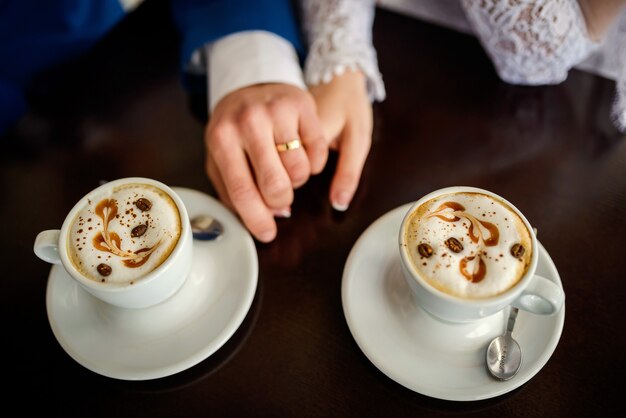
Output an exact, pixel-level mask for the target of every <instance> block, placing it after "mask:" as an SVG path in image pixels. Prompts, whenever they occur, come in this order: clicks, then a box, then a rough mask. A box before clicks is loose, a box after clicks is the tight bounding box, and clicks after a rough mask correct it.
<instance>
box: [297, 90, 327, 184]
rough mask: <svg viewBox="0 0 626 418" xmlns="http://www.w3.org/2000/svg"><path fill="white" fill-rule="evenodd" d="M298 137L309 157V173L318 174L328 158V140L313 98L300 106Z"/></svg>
mask: <svg viewBox="0 0 626 418" xmlns="http://www.w3.org/2000/svg"><path fill="white" fill-rule="evenodd" d="M299 124H300V139H301V140H302V144H303V145H304V148H305V150H306V153H307V155H308V157H309V163H310V165H311V174H319V173H320V172H321V171H322V170H323V169H324V166H325V165H326V161H327V160H328V142H329V141H330V138H329V139H328V141H327V139H326V138H325V137H324V133H323V131H322V123H321V121H320V119H319V117H318V115H317V109H316V108H315V103H314V102H313V100H311V101H310V102H308V101H307V103H304V104H303V105H301V107H300V120H299Z"/></svg>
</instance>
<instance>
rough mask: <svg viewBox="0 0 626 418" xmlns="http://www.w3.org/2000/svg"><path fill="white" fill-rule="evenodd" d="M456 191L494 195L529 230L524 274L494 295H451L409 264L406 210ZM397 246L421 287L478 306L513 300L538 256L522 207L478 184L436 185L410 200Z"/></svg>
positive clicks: (444, 297) (407, 214)
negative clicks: (529, 251)
mask: <svg viewBox="0 0 626 418" xmlns="http://www.w3.org/2000/svg"><path fill="white" fill-rule="evenodd" d="M458 192H470V193H482V194H486V195H488V196H491V197H494V198H496V199H498V200H500V201H502V202H504V203H505V204H507V205H508V206H509V207H510V208H511V209H512V210H514V211H515V213H516V214H517V215H518V216H519V217H520V219H522V221H523V222H524V225H525V226H526V228H527V229H528V231H529V233H530V237H531V242H532V246H533V251H532V254H531V258H530V263H529V265H528V268H527V269H526V272H525V273H524V276H522V278H521V279H520V280H519V281H518V282H517V283H515V285H513V286H512V287H511V288H509V289H507V290H506V291H504V292H502V293H499V294H497V295H494V296H488V297H484V298H471V299H470V298H467V299H466V298H461V297H459V296H455V295H451V294H449V293H446V292H443V291H441V290H439V289H437V288H436V287H434V286H432V285H431V284H430V283H428V282H427V281H426V280H424V279H423V278H422V277H421V276H420V275H419V274H417V272H416V271H415V269H414V268H413V267H412V264H411V260H410V259H409V255H408V253H407V248H408V247H407V246H406V245H405V244H406V242H405V234H404V229H405V226H406V223H407V222H408V220H409V218H410V214H411V213H413V211H414V210H415V209H416V208H418V207H419V206H420V205H421V204H423V203H424V202H426V201H428V200H430V199H432V198H434V197H437V196H441V195H445V194H450V193H458ZM398 239H399V247H400V257H401V258H402V263H403V264H404V265H405V266H406V270H407V271H408V272H409V273H410V275H411V278H412V279H413V280H415V281H416V282H418V284H419V285H420V286H421V287H422V288H423V289H425V290H426V291H428V292H430V293H432V294H433V295H435V296H437V297H438V298H441V299H444V300H446V301H449V302H453V303H455V304H459V305H464V306H475V307H480V306H483V305H485V304H492V303H496V302H499V301H506V300H511V301H512V300H513V299H515V297H516V296H517V295H519V294H520V293H521V292H522V291H523V290H524V288H526V286H527V284H528V282H530V281H531V280H532V278H533V277H534V276H535V271H536V269H537V263H538V260H539V248H538V242H537V237H536V236H535V233H534V231H533V228H532V225H531V224H530V222H529V221H528V219H526V216H524V214H523V213H522V211H520V210H519V209H518V208H517V206H515V205H514V204H512V203H511V202H509V201H508V200H507V199H505V198H504V197H502V196H500V195H499V194H497V193H494V192H492V191H489V190H486V189H481V188H478V187H474V186H449V187H444V188H441V189H437V190H434V191H432V192H430V193H428V194H426V195H424V196H422V197H421V198H419V199H418V200H416V201H415V202H413V203H412V204H411V206H410V207H409V209H408V210H407V212H406V213H405V215H404V217H403V219H402V223H401V224H400V230H399V237H398Z"/></svg>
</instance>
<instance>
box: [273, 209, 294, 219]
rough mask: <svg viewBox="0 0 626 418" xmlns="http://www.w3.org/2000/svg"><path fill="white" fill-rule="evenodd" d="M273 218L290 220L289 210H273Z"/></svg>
mask: <svg viewBox="0 0 626 418" xmlns="http://www.w3.org/2000/svg"><path fill="white" fill-rule="evenodd" d="M274 217H276V218H291V209H290V208H286V209H278V210H274Z"/></svg>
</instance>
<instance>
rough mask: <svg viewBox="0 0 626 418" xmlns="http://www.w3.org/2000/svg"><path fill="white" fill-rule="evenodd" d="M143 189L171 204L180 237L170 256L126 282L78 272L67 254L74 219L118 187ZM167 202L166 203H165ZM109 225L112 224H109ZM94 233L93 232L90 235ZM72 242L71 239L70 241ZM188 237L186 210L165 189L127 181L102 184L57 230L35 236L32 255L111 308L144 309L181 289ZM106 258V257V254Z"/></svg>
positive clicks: (148, 182) (188, 259)
mask: <svg viewBox="0 0 626 418" xmlns="http://www.w3.org/2000/svg"><path fill="white" fill-rule="evenodd" d="M129 185H147V186H148V187H152V188H155V189H158V190H160V191H161V192H164V193H165V195H167V196H169V198H171V201H173V202H174V204H175V206H176V210H177V214H178V219H179V220H180V235H177V236H178V239H177V241H176V242H175V244H174V243H172V244H171V245H172V247H171V252H169V255H167V256H165V258H164V259H163V261H162V262H160V264H158V265H157V266H156V267H155V268H154V269H153V270H151V271H149V272H147V273H145V274H143V275H141V276H140V277H137V278H136V279H134V280H132V281H130V282H105V281H103V282H101V281H98V280H94V279H93V277H92V278H90V277H89V276H88V275H87V274H86V273H84V272H81V271H79V269H78V268H77V267H76V266H75V265H74V262H72V260H71V256H70V254H69V252H70V250H69V247H70V242H69V240H70V234H71V231H70V229H71V228H73V227H74V225H75V221H76V218H77V215H78V214H79V213H82V212H81V210H84V208H85V207H86V205H87V204H88V203H89V202H92V201H93V200H94V199H98V196H102V195H103V194H106V193H107V192H109V191H112V190H117V189H118V188H120V187H126V186H128V187H130V186H129ZM168 202H169V200H168ZM112 222H113V221H112ZM95 233H96V231H94V234H95ZM72 239H75V238H72ZM192 241H193V240H192V233H191V225H190V222H189V217H188V214H187V209H186V208H185V205H184V203H183V201H182V200H181V199H180V197H179V196H178V195H177V194H176V193H175V192H174V191H173V190H172V189H171V188H170V187H168V186H167V185H165V184H163V183H161V182H159V181H156V180H152V179H148V178H142V177H128V178H122V179H118V180H114V181H110V182H107V183H104V184H103V185H101V186H99V187H97V188H96V189H94V190H92V191H91V192H89V193H88V194H87V195H85V196H84V197H83V198H82V199H80V200H79V201H78V202H77V203H76V205H74V207H73V208H72V210H71V211H70V212H69V213H68V215H67V216H66V217H65V220H64V222H63V225H62V226H61V229H60V230H58V229H53V230H47V231H42V232H40V233H39V234H38V235H37V238H36V239H35V243H34V252H35V254H36V255H37V256H38V257H39V258H41V259H42V260H44V261H46V262H49V263H52V264H61V265H62V266H63V268H64V269H65V270H66V271H67V273H68V274H69V276H70V277H72V278H73V279H74V280H75V281H76V283H78V284H79V285H80V286H81V287H82V288H83V289H84V290H86V291H87V292H89V293H90V294H92V295H93V296H95V297H96V298H98V299H100V300H102V301H104V302H106V303H109V304H111V305H115V306H119V307H123V308H146V307H149V306H153V305H156V304H158V303H160V302H163V301H164V300H166V299H168V298H169V297H171V296H172V295H173V294H174V293H176V291H177V290H178V289H179V288H180V287H181V286H182V284H183V283H184V282H185V279H186V278H187V276H188V274H189V272H190V269H191V258H192ZM107 255H108V254H107Z"/></svg>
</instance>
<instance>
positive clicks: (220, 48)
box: [205, 31, 306, 112]
mask: <svg viewBox="0 0 626 418" xmlns="http://www.w3.org/2000/svg"><path fill="white" fill-rule="evenodd" d="M205 54H206V68H207V71H206V73H207V77H208V79H207V86H208V98H209V112H212V111H213V109H214V108H215V105H216V104H217V103H218V102H219V101H220V100H221V99H222V98H223V97H224V96H226V95H227V94H229V93H231V92H233V91H235V90H237V89H240V88H243V87H247V86H251V85H253V84H259V83H286V84H291V85H293V86H296V87H299V88H302V89H306V85H305V84H304V79H303V75H302V70H301V67H300V63H299V60H298V55H297V53H296V50H295V48H294V47H293V45H292V44H291V43H290V42H289V41H287V40H286V39H283V38H282V37H280V36H278V35H275V34H273V33H270V32H265V31H249V32H241V33H237V34H233V35H229V36H226V37H224V38H221V39H219V40H217V41H215V42H213V43H210V44H207V45H206V46H205Z"/></svg>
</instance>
